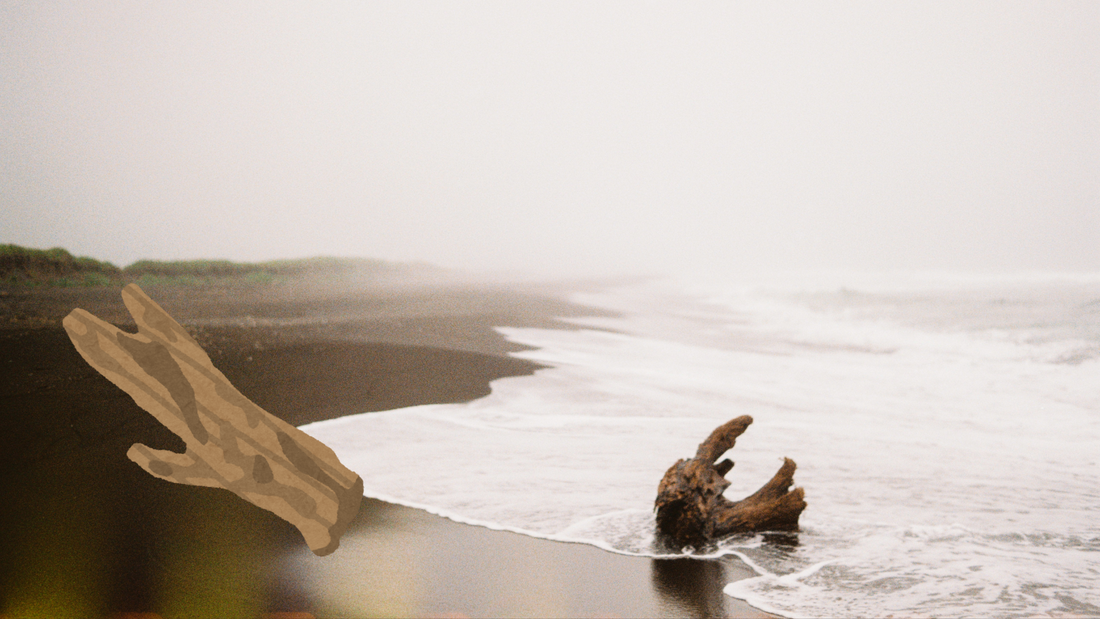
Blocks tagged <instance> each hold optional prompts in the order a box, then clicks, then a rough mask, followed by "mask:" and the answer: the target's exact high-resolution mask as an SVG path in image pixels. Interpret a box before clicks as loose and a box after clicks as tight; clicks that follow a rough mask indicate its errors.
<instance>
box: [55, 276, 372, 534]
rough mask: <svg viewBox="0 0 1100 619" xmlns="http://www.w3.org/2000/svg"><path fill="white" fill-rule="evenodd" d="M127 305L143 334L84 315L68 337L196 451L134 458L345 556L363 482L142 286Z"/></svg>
mask: <svg viewBox="0 0 1100 619" xmlns="http://www.w3.org/2000/svg"><path fill="white" fill-rule="evenodd" d="M122 300H123V301H124V302H125V303H126V308H127V309H128V310H130V314H131V315H132V316H133V317H134V321H135V322H136V323H137V325H138V332H137V334H130V333H126V332H123V331H121V330H119V329H117V328H115V327H114V326H112V325H110V324H107V323H106V322H103V321H102V320H100V319H98V318H96V317H95V316H93V315H92V314H90V313H88V312H86V311H84V310H82V309H75V310H73V311H72V313H70V314H69V315H68V316H66V317H65V320H64V321H63V324H64V326H65V330H66V331H67V332H68V334H69V338H70V339H71V340H72V342H73V345H74V346H76V349H77V351H79V352H80V355H81V356H82V357H84V360H85V361H87V362H88V363H89V364H90V365H91V366H92V367H93V368H95V369H96V370H98V371H99V373H100V374H103V375H104V376H106V377H107V379H108V380H110V381H111V382H113V383H114V384H115V385H117V386H118V387H120V388H121V389H122V390H123V391H125V392H126V393H128V394H130V396H131V397H133V398H134V401H135V402H137V404H138V405H139V406H141V407H142V408H144V409H145V410H146V411H148V412H149V413H150V414H152V415H153V416H154V417H156V418H157V420H158V421H160V422H161V423H162V424H164V425H165V426H166V427H167V428H168V429H169V430H171V431H172V432H174V433H175V434H176V435H178V436H179V437H180V438H182V439H183V442H184V443H185V444H186V445H187V450H186V451H185V452H184V453H175V452H172V451H164V450H160V449H152V448H150V447H147V446H145V445H142V444H141V443H135V444H134V445H133V446H132V447H130V450H129V451H128V452H126V455H127V456H129V458H130V459H131V460H133V461H134V462H136V463H137V464H138V466H140V467H141V468H143V469H145V470H146V471H147V472H148V473H149V474H150V475H152V476H154V477H158V478H160V479H164V480H166V481H172V482H176V483H180V484H190V485H192V486H210V487H214V488H225V489H226V490H229V491H230V492H233V493H234V494H236V495H237V496H239V497H241V498H242V499H244V500H246V501H248V502H250V503H252V504H254V505H257V506H259V507H262V508H264V509H266V510H268V511H271V512H273V513H275V514H276V515H277V516H279V517H280V518H282V519H284V520H286V521H287V522H289V523H291V524H292V525H294V526H295V527H297V528H298V530H299V531H301V533H302V536H303V537H304V538H305V540H306V544H308V545H309V547H310V549H311V550H313V552H314V553H316V554H318V555H327V554H329V553H331V552H332V551H334V550H336V548H337V547H338V546H339V545H340V536H341V535H342V534H343V533H344V530H345V529H346V528H347V526H348V524H349V523H350V522H351V520H352V518H354V517H355V514H356V513H357V512H358V511H359V504H360V502H361V501H362V499H363V480H362V479H361V478H360V477H359V476H358V475H356V474H355V473H354V472H352V471H350V470H348V469H347V468H345V467H344V465H343V464H341V463H340V460H339V459H338V458H337V457H336V454H335V453H334V452H333V451H332V450H331V449H329V448H328V447H327V446H325V445H324V444H323V443H321V442H320V441H318V440H317V439H315V438H313V437H312V436H309V435H308V434H306V433H305V432H302V431H301V430H299V429H298V428H295V427H294V426H292V425H290V424H288V423H286V422H285V421H283V420H281V419H279V418H277V417H275V416H273V415H271V414H270V413H268V412H267V411H265V410H263V409H262V408H260V407H259V406H256V405H255V404H253V403H252V402H251V401H250V400H249V399H248V398H246V397H244V396H243V395H241V393H240V392H239V391H237V389H236V388H234V387H233V385H232V384H230V382H229V380H227V379H226V378H225V375H223V374H222V373H221V372H219V371H218V370H217V369H216V368H215V367H214V365H213V364H212V363H211V362H210V357H208V356H207V355H206V352H205V351H204V350H203V349H202V348H201V347H200V346H199V345H198V343H197V342H195V340H193V339H192V338H191V336H189V335H188V334H187V331H185V330H184V329H183V327H181V326H180V325H179V323H177V322H176V321H175V320H173V319H172V317H171V316H169V315H168V313H167V312H165V311H164V310H163V309H161V307H160V306H159V305H157V304H156V303H154V302H153V300H152V299H150V298H149V297H148V296H146V295H145V293H144V292H142V291H141V289H140V288H138V287H137V286H136V285H134V284H130V285H129V286H126V288H124V289H123V290H122Z"/></svg>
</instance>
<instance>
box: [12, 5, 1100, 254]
mask: <svg viewBox="0 0 1100 619" xmlns="http://www.w3.org/2000/svg"><path fill="white" fill-rule="evenodd" d="M0 119H2V121H0V122H2V126H0V242H12V243H17V244H21V245H28V246H33V247H52V246H63V247H66V248H68V249H70V250H71V251H73V252H74V253H77V254H82V255H92V256H95V257H98V258H102V259H106V260H110V261H112V262H115V263H116V264H119V265H125V264H128V263H130V262H132V261H134V260H136V259H139V258H160V259H180V258H196V257H211V258H213V257H218V258H229V259H233V260H262V259H271V258H284V257H298V256H311V255H340V256H365V257H377V258H384V259H393V260H423V261H428V262H433V263H436V264H441V265H445V266H453V267H461V268H470V269H479V270H484V269H522V270H532V271H558V272H562V273H568V274H585V273H592V274H604V273H610V272H620V271H673V272H683V271H709V272H714V273H722V272H726V271H731V272H736V271H754V270H773V269H803V268H835V269H859V270H893V269H934V270H957V271H1014V270H1058V271H1083V270H1087V271H1100V2H1092V1H1090V2H1077V3H1074V2H1047V1H1041V2H1029V3H1013V2H1005V1H1000V0H998V1H995V2H978V3H967V2H919V3H911V4H900V3H896V2H880V1H874V2H866V3H827V2H813V3H795V4H792V3H774V2H767V3H764V2H761V3H754V4H739V3H732V2H715V3H683V2H675V3H672V2H670V3H664V2H649V3H645V2H625V3H593V2H580V3H575V4H570V3H566V2H560V1H555V2H545V3H521V2H511V1H509V2H499V3H471V2H453V3H442V2H438V3H425V4H416V3H411V2H395V3H384V4H382V3H366V2H358V1H356V2H347V3H335V2H334V3H324V2H297V3H290V2H272V1H266V0H265V1H263V2H254V3H243V2H226V1H223V0H219V1H217V2H199V1H195V0H188V1H187V2H175V3H168V2H119V1H105V2H95V1H91V0H86V1H82V2H57V3H54V2H44V1H28V2H19V1H12V0H7V1H5V2H3V3H0Z"/></svg>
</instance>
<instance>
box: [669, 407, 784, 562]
mask: <svg viewBox="0 0 1100 619" xmlns="http://www.w3.org/2000/svg"><path fill="white" fill-rule="evenodd" d="M751 423H752V417H749V416H748V415H742V416H741V417H738V418H737V419H734V420H732V421H729V422H726V423H725V424H722V425H721V426H718V428H716V429H715V430H714V432H711V434H710V436H709V437H707V440H705V441H703V442H702V443H701V444H700V445H699V449H698V451H696V452H695V457H694V458H691V459H690V460H678V461H677V462H676V464H674V465H672V467H671V468H670V469H668V471H667V472H666V473H665V476H664V477H663V478H662V479H661V485H660V486H658V487H657V500H656V502H655V508H656V510H657V531H658V532H659V533H660V534H661V535H662V536H664V537H665V538H666V539H669V540H671V541H672V542H674V543H676V544H677V545H680V546H686V545H689V544H690V545H699V544H703V543H706V542H708V541H711V540H714V539H717V538H719V537H723V536H726V535H730V534H733V533H748V532H751V531H797V530H798V516H799V515H800V514H801V513H802V510H803V509H806V501H805V500H804V493H803V491H802V488H795V489H794V490H790V487H791V486H792V485H794V469H795V464H794V460H791V459H790V458H784V459H783V466H782V467H780V469H779V472H778V473H776V474H775V477H772V479H771V481H769V482H768V483H766V484H764V487H762V488H760V489H759V490H757V491H756V492H755V493H754V494H753V495H752V496H749V497H747V498H745V499H742V500H740V501H730V500H728V499H726V498H725V497H724V496H722V492H723V491H725V489H726V488H728V487H729V485H730V482H729V481H727V480H726V477H725V476H726V473H729V471H730V469H732V468H733V462H731V461H730V460H728V459H726V460H722V461H721V462H718V463H717V464H715V461H716V460H718V458H720V457H721V456H722V454H724V453H726V452H727V451H728V450H730V449H732V448H733V445H734V443H735V442H736V441H737V437H738V436H741V435H742V434H743V433H744V432H745V430H746V429H747V428H748V427H749V424H751Z"/></svg>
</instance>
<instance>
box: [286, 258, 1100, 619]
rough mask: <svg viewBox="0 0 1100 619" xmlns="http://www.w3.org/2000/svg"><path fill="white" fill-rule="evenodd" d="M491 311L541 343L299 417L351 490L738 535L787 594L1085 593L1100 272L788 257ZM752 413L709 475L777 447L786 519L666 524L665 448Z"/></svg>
mask: <svg viewBox="0 0 1100 619" xmlns="http://www.w3.org/2000/svg"><path fill="white" fill-rule="evenodd" d="M574 300H575V301H577V302H579V303H583V304H586V305H590V306H596V307H601V308H606V309H610V310H615V311H616V312H618V313H619V317H615V318H608V317H600V318H582V319H570V322H572V323H573V324H574V325H575V326H577V327H578V328H577V329H576V330H550V329H517V328H502V329H500V331H501V332H502V333H503V334H504V335H505V336H506V337H507V338H508V339H510V340H512V341H514V342H518V343H522V344H527V345H530V346H533V347H535V348H533V349H532V350H529V351H525V352H522V353H517V356H520V357H524V358H527V359H531V360H533V361H537V362H539V363H542V364H545V365H548V366H550V367H549V368H548V369H545V370H540V371H538V372H536V373H535V374H534V375H532V376H525V377H516V378H507V379H503V380H499V381H496V382H494V383H493V385H492V388H493V392H492V394H491V395H490V396H488V397H486V398H482V399H479V400H476V401H473V402H469V403H466V404H457V405H429V406H417V407H411V408H405V409H400V410H395V411H390V412H383V413H370V414H364V415H356V416H351V417H344V418H341V419H336V420H331V421H325V422H320V423H316V424H311V425H309V426H305V427H304V429H305V430H306V431H307V432H309V433H310V434H312V435H314V436H316V437H317V438H319V439H321V440H322V441H324V442H325V443H326V444H328V445H329V446H331V447H332V448H333V449H334V450H335V451H336V452H337V454H338V455H339V456H340V459H341V461H342V462H344V463H345V464H346V465H347V466H348V467H349V468H351V469H353V470H355V471H356V472H358V473H359V474H360V475H361V476H362V477H363V479H364V484H365V494H366V495H367V496H371V497H375V498H379V499H383V500H386V501H391V502H394V503H399V504H403V505H408V506H413V507H419V508H423V509H426V510H428V511H431V512H433V513H436V514H439V515H443V516H446V517H449V518H452V519H454V520H458V521H461V522H466V523H471V524H476V525H482V526H486V527H491V528H495V529H505V530H510V531H515V532H519V533H523V534H526V535H531V536H536V537H541V538H547V539H553V540H564V541H574V542H583V543H588V544H593V545H595V546H599V547H601V548H604V549H607V550H610V551H614V552H619V553H625V554H632V555H642V556H669V555H670V553H671V554H676V553H688V554H695V555H698V556H719V555H725V554H733V555H736V556H738V557H740V558H741V559H742V560H743V561H745V562H746V563H747V564H748V565H749V566H750V567H752V569H753V570H755V572H756V574H757V576H755V577H753V578H749V579H745V580H739V581H736V582H732V583H729V584H727V585H726V586H725V589H724V591H725V593H726V594H727V595H730V596H733V597H735V598H739V599H742V600H745V601H747V602H748V603H750V604H751V605H753V606H755V607H757V608H760V609H761V610H765V611H769V612H773V613H777V614H780V615H783V616H788V617H814V616H857V615H860V616H867V615H873V616H889V615H894V616H910V615H917V616H937V617H970V616H979V615H981V616H999V617H1015V616H1020V617H1023V616H1034V615H1037V614H1043V613H1051V614H1053V615H1058V614H1065V615H1070V616H1079V615H1100V466H1098V463H1100V275H1051V274H1026V275H1018V276H1004V277H995V276H984V277H979V276H961V275H944V274H938V275H937V274H895V275H876V276H869V275H851V274H846V275H841V274H815V275H805V274H804V275H784V276H771V277H768V278H757V279H755V280H751V279H745V280H740V281H709V282H702V281H692V282H689V281H683V280H679V281H677V280H670V279H664V280H652V281H647V282H642V283H635V284H631V285H625V286H622V287H619V288H611V289H607V290H604V291H601V292H599V293H591V294H581V295H577V296H576V298H575V299H574ZM744 414H748V415H752V416H753V418H754V419H755V422H754V423H753V425H752V426H750V427H749V429H748V431H747V432H746V433H745V434H744V435H742V436H741V438H739V439H738V441H737V445H736V447H735V448H734V449H733V450H731V451H730V452H729V453H728V454H727V457H729V458H730V459H732V460H733V461H734V462H736V466H735V467H734V469H733V471H731V472H730V473H729V475H727V478H728V479H729V480H730V481H731V482H732V485H731V486H730V488H729V489H728V490H727V491H726V496H727V497H728V498H730V499H733V500H736V499H739V498H741V497H743V496H746V495H748V494H751V493H752V492H753V491H755V490H756V489H757V488H758V487H760V486H761V485H763V484H764V483H765V482H766V481H767V480H768V479H770V477H771V476H772V475H773V474H774V473H775V471H776V470H778V468H779V466H780V464H781V463H782V458H783V457H784V456H787V457H790V458H792V459H793V460H795V461H796V462H797V463H798V471H797V472H796V474H795V482H796V484H797V485H799V486H801V487H803V488H805V491H806V501H807V503H808V507H807V509H806V510H805V512H803V514H802V518H801V531H800V532H799V533H798V534H797V535H794V536H789V535H767V534H758V535H747V536H736V537H732V538H730V539H726V540H722V541H720V542H718V543H716V544H714V545H712V546H709V547H705V548H688V549H682V550H669V549H666V548H662V547H661V546H660V545H659V544H657V542H656V540H655V538H654V514H653V500H654V498H655V496H656V490H657V484H658V482H659V481H660V479H661V476H662V475H663V474H664V472H665V470H666V469H667V468H668V467H669V466H671V465H672V464H673V463H674V462H675V461H676V460H677V459H679V458H686V457H691V456H692V455H694V452H695V448H696V446H697V445H698V443H700V442H701V441H702V440H703V439H704V438H706V436H707V435H708V434H709V433H710V431H711V430H713V429H714V428H715V427H716V426H717V425H719V424H721V423H724V422H725V421H728V420H729V419H732V418H734V417H737V416H739V415H744Z"/></svg>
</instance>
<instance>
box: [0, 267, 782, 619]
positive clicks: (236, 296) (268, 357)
mask: <svg viewBox="0 0 1100 619" xmlns="http://www.w3.org/2000/svg"><path fill="white" fill-rule="evenodd" d="M146 292H147V293H148V294H149V295H150V296H151V297H153V298H154V299H155V300H156V301H157V302H158V303H160V304H161V305H162V306H163V307H164V308H165V309H166V310H167V311H168V312H169V313H171V314H172V315H173V316H174V317H175V318H176V319H177V320H179V321H180V322H181V323H182V324H184V325H185V326H187V327H188V328H189V329H190V330H191V331H192V333H193V334H194V335H195V337H196V339H197V340H198V341H199V343H200V344H202V345H203V347H204V348H205V349H206V350H207V351H208V353H209V354H210V356H211V359H212V360H213V362H214V364H215V366H216V367H218V368H219V369H221V370H222V371H223V372H224V373H225V375H226V376H227V377H228V378H229V379H230V380H231V381H232V382H233V384H234V385H235V386H237V387H238V389H239V390H240V391H241V392H242V393H244V394H245V395H246V396H248V397H249V398H250V399H252V400H253V401H254V402H256V403H257V404H259V405H260V406H261V407H263V408H265V409H266V410H268V411H269V412H271V413H272V414H275V415H277V416H280V417H282V418H283V419H285V420H287V421H288V422H290V423H292V424H295V425H302V424H306V423H310V422H314V421H319V420H323V419H332V418H336V417H340V416H344V415H348V414H356V413H363V412H370V411H378V410H387V409H392V408H399V407H404V406H411V405H416V404H427V403H448V402H464V401H469V400H472V399H475V398H479V397H483V396H485V395H487V394H488V393H489V389H490V381H492V380H495V379H497V378H502V377H506V376H518V375H525V374H530V373H532V372H534V371H536V370H538V369H539V368H540V366H538V365H536V364H534V363H531V362H528V361H525V360H522V359H517V358H513V357H509V356H508V353H509V352H513V351H517V350H521V349H522V347H521V346H518V345H516V344H512V343H510V342H508V341H506V340H505V339H504V338H503V337H502V336H500V335H499V334H498V333H496V332H495V331H494V330H493V327H494V326H540V327H549V328H571V327H570V326H569V325H568V323H564V322H561V321H559V320H557V319H556V317H565V316H577V315H584V314H590V313H592V312H595V311H597V310H593V309H591V308H583V307H579V306H576V305H572V304H570V303H567V302H565V301H562V300H561V299H562V298H563V297H562V296H560V290H555V289H553V288H545V287H543V288H534V287H531V286H527V287H521V286H511V287H507V288H506V287H501V286H488V285H484V286H475V285H470V284H465V285H461V286H460V285H440V284H434V285H426V284H425V285H421V286H417V287H403V288H400V289H398V288H395V287H393V286H376V287H362V286H361V287H357V288H354V289H351V288H348V289H339V288H336V289H329V290H322V289H320V288H317V287H314V286H307V285H266V286H242V285H237V286H229V287H224V286H223V287H219V286H201V287H189V286H177V287H159V288H154V287H149V288H146ZM76 307H80V308H83V309H86V310H88V311H90V312H91V313H93V314H95V315H97V316H99V317H101V318H103V319H105V320H108V321H110V322H113V323H115V324H117V325H119V326H120V327H122V328H124V329H133V325H132V320H131V319H130V317H129V315H128V314H127V313H126V310H125V308H124V307H123V305H122V303H121V300H120V297H119V290H118V288H115V287H103V288H10V289H6V290H2V291H0V367H2V368H3V369H2V372H0V470H2V471H3V474H2V485H0V489H2V490H0V492H2V502H0V530H2V531H3V532H4V538H5V539H4V543H3V544H0V616H3V617H23V616H28V617H30V616H42V617H66V616H71V617H97V616H134V617H136V616H150V617H151V616H162V617H174V616H181V617H182V616H195V617H262V616H266V617H310V616H313V617H361V616H364V617H365V616H452V617H462V616H470V617H475V616H542V617H546V616H571V617H572V616H601V617H608V616H620V617H640V616H663V617H669V616H686V617H704V616H707V617H709V616H763V613H759V612H758V611H755V610H754V609H752V608H750V607H748V606H746V605H744V604H740V603H738V602H737V601H736V600H733V599H731V598H728V597H727V596H725V595H723V594H722V592H721V588H722V586H723V585H724V584H725V583H726V582H728V581H730V580H733V579H736V578H737V577H739V576H748V575H750V574H751V572H750V571H749V570H748V569H747V568H746V567H744V566H743V565H741V564H740V563H739V562H737V561H736V560H723V561H706V560H694V559H676V560H652V559H646V558H639V557H626V556H621V555H617V554H614V553H610V552H606V551H603V550H600V549H597V548H594V547H590V546H585V545H580V544H564V543H559V542H550V541H545V540H538V539H534V538H530V537H526V536H522V535H517V534H513V533H508V532H500V531H492V530H489V529H485V528H481V527H475V526H470V525H464V524H459V523H455V522H452V521H450V520H447V519H445V518H440V517H437V516H434V515H431V514H429V513H427V512H424V511H421V510H416V509H410V508H406V507H401V506H397V505H392V504H389V503H385V502H381V501H376V500H370V499H367V500H365V501H364V503H363V506H362V508H361V510H360V512H359V514H358V516H357V518H356V520H355V521H354V522H353V523H352V525H351V527H350V528H349V530H348V532H347V533H346V534H345V535H344V538H343V541H342V544H341V547H340V549H339V550H337V551H336V553H334V554H333V555H331V556H328V557H316V556H314V555H313V554H312V553H311V552H309V549H308V548H307V547H306V546H305V544H304V542H303V540H302V539H301V537H300V535H299V534H298V532H297V531H296V530H295V529H294V528H293V527H291V526H290V525H289V524H287V523H286V522H283V521H282V520H280V519H279V518H277V517H276V516H274V515H272V514H270V513H268V512H266V511H264V510H261V509H259V508H256V507H254V506H253V505H250V504H248V503H246V502H244V501H241V500H240V499H238V498H237V497H235V496H233V495H232V494H230V493H228V492H225V491H223V490H218V489H210V488H197V487H193V486H180V485H175V484H170V483H165V482H163V481H160V480H157V479H154V478H153V477H151V476H149V475H147V474H146V473H145V472H144V471H142V470H140V469H139V468H138V467H137V466H136V465H135V464H133V463H132V462H130V461H129V460H128V459H127V458H126V456H125V454H126V450H127V449H128V448H129V446H130V445H131V444H133V443H135V442H142V443H145V444H147V445H149V446H150V447H154V448H160V449H173V450H181V449H182V447H183V445H182V441H180V440H179V439H178V438H177V437H176V436H174V435H173V434H171V433H170V432H169V431H168V430H166V429H165V428H164V427H163V426H161V425H160V424H159V423H158V422H156V420H154V419H153V418H152V417H151V416H150V415H148V414H147V413H145V412H144V411H142V410H141V409H140V408H139V407H138V406H137V405H136V404H135V403H134V402H133V401H132V400H131V399H130V398H129V396H127V395H126V394H125V393H123V392H122V391H121V390H119V389H118V388H116V387H115V386H114V385H112V384H110V383H109V382H108V381H107V380H106V379H104V378H103V377H101V376H99V375H98V374H97V373H96V372H95V370H93V369H92V368H91V367H89V366H88V365H87V364H86V363H84V361H83V359H81V358H80V356H79V355H78V354H77V352H76V351H75V349H74V348H73V346H72V345H71V343H70V342H69V341H68V337H67V336H66V334H65V333H64V331H63V330H62V328H61V326H60V319H61V318H62V317H64V316H65V315H66V314H67V313H68V312H69V311H70V310H72V309H73V308H76ZM440 464H441V465H445V463H440ZM426 465H429V466H430V465H432V463H426ZM657 481H658V480H654V487H655V488H656V484H657Z"/></svg>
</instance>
